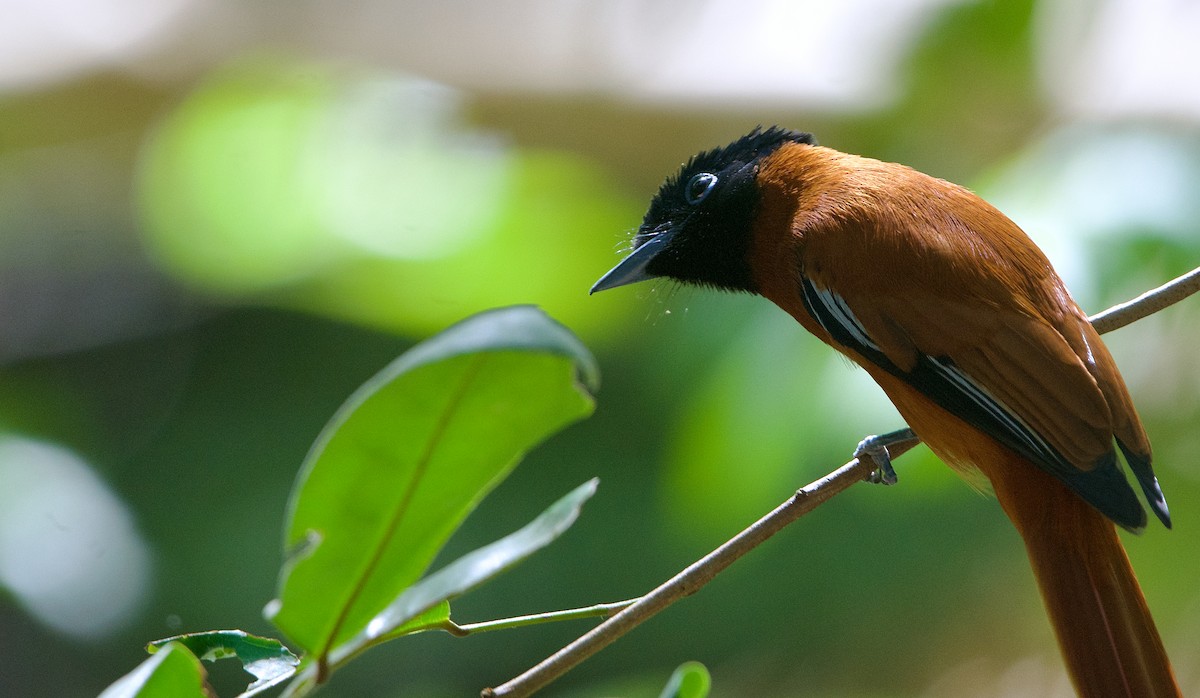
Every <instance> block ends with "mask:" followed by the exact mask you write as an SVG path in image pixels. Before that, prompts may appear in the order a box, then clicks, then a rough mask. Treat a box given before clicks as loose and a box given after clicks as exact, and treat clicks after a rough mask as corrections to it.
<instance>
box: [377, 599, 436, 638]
mask: <svg viewBox="0 0 1200 698" xmlns="http://www.w3.org/2000/svg"><path fill="white" fill-rule="evenodd" d="M449 625H450V602H449V601H443V602H441V603H439V604H437V605H436V606H434V607H433V608H430V609H428V610H426V611H425V612H423V613H420V614H417V616H416V617H414V618H409V619H408V620H407V621H405V622H404V624H403V625H401V626H400V627H399V628H396V629H395V630H393V631H392V633H391V634H392V636H393V637H403V636H405V635H415V634H416V633H423V632H425V631H426V630H444V629H446V628H447V627H448V626H449Z"/></svg>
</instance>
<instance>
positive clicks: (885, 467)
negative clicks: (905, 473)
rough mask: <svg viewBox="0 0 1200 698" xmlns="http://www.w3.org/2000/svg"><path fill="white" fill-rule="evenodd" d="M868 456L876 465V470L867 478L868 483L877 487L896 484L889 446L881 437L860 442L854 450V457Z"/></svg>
mask: <svg viewBox="0 0 1200 698" xmlns="http://www.w3.org/2000/svg"><path fill="white" fill-rule="evenodd" d="M863 456H866V457H867V458H870V459H871V462H872V463H874V464H875V469H874V470H872V471H871V474H870V475H869V476H867V482H871V483H874V484H876V485H881V484H882V485H894V484H896V481H897V479H898V478H897V477H896V469H895V468H893V467H892V456H891V454H890V453H888V444H887V443H886V442H885V441H884V440H883V439H882V438H881V437H879V436H877V435H872V436H868V437H867V438H865V439H863V440H862V441H859V442H858V446H856V447H855V449H854V457H855V458H862V457H863Z"/></svg>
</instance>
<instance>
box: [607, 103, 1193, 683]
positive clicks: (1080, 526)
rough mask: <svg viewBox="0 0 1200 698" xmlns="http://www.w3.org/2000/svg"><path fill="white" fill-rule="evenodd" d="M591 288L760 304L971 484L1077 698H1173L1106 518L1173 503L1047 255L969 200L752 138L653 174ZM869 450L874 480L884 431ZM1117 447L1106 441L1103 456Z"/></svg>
mask: <svg viewBox="0 0 1200 698" xmlns="http://www.w3.org/2000/svg"><path fill="white" fill-rule="evenodd" d="M633 245H634V249H633V251H632V252H631V253H630V254H629V255H628V256H627V257H626V258H625V259H624V260H623V261H622V262H621V263H620V264H618V265H617V266H616V267H614V268H613V269H612V270H611V271H610V272H608V273H607V274H605V275H604V277H603V278H601V279H600V280H599V281H598V282H597V283H596V285H595V286H594V287H593V288H592V292H593V293H594V292H596V291H601V290H605V289H610V288H614V287H617V286H622V285H625V284H630V283H634V282H637V281H642V280H645V279H651V278H656V277H667V278H671V279H675V280H677V281H681V282H683V283H687V284H696V285H700V286H708V287H712V288H717V289H723V290H730V291H744V292H750V293H755V294H758V295H760V296H763V297H765V298H767V299H769V300H771V301H772V302H774V303H775V304H776V305H777V306H779V307H780V308H782V309H783V310H784V311H786V312H787V313H788V314H790V315H791V316H792V317H793V318H795V319H796V321H797V322H799V323H800V324H801V325H802V326H803V327H804V328H805V329H806V330H808V331H809V332H811V333H812V334H814V335H816V336H817V337H818V338H819V339H820V340H821V341H823V342H825V343H826V344H829V345H830V346H832V347H833V348H834V349H836V350H838V351H840V352H841V353H843V354H845V355H846V356H848V357H849V358H850V359H851V360H853V361H854V362H855V363H857V364H858V365H859V366H861V367H862V368H863V369H865V370H866V371H867V373H869V374H870V375H871V377H872V378H874V379H875V381H876V382H877V383H878V384H879V385H880V387H881V388H883V390H884V392H885V393H886V394H887V395H888V397H889V398H891V400H892V402H893V403H895V405H896V408H897V409H898V410H899V411H900V414H901V415H902V416H903V417H904V419H905V420H906V421H907V423H908V425H909V427H910V428H911V431H912V432H915V433H916V435H917V436H919V437H920V438H921V440H923V441H924V442H925V443H926V444H927V445H928V446H929V448H930V449H932V450H933V452H934V453H935V454H937V455H938V456H939V457H940V458H941V459H942V460H944V461H945V462H946V463H947V464H949V465H950V466H951V467H952V468H954V469H956V470H958V471H960V472H961V473H963V474H964V475H967V476H968V477H971V478H975V479H978V475H980V474H981V475H982V476H983V477H985V478H986V479H987V480H988V481H989V482H990V485H991V488H992V489H993V490H994V492H995V494H996V497H997V498H998V499H999V501H1000V505H1001V506H1002V507H1003V509H1004V511H1005V512H1006V513H1007V514H1008V517H1009V518H1010V519H1011V520H1012V522H1013V524H1014V525H1015V526H1016V528H1017V531H1018V532H1019V533H1020V535H1021V537H1022V539H1023V540H1024V542H1025V547H1026V550H1027V552H1028V554H1029V559H1030V562H1031V563H1032V566H1033V571H1034V574H1035V577H1036V578H1037V582H1038V586H1039V588H1040V590H1041V593H1042V598H1043V600H1044V601H1045V605H1046V609H1047V611H1048V613H1049V616H1050V620H1051V623H1052V624H1053V626H1054V630H1055V634H1056V636H1057V638H1058V642H1059V647H1060V648H1061V650H1062V654H1063V658H1064V660H1065V662H1066V666H1067V670H1068V672H1069V673H1070V675H1071V678H1072V681H1073V683H1074V685H1075V688H1076V690H1077V691H1078V692H1079V694H1080V695H1082V696H1087V697H1089V698H1090V697H1100V698H1108V697H1110V696H1125V697H1130V698H1132V697H1138V698H1144V697H1150V696H1177V695H1179V689H1178V688H1177V687H1176V684H1175V679H1174V676H1173V674H1172V670H1171V666H1170V662H1169V660H1168V658H1167V655H1166V652H1165V651H1164V649H1163V644H1162V640H1161V639H1160V638H1159V635H1158V631H1157V629H1156V628H1155V626H1154V621H1153V619H1152V618H1151V616H1150V612H1149V610H1148V608H1147V606H1146V601H1145V599H1144V598H1143V596H1142V592H1141V589H1140V587H1139V586H1138V583H1137V579H1136V578H1135V577H1134V574H1133V570H1132V568H1131V567H1130V565H1129V561H1128V559H1127V557H1126V555H1125V551H1124V549H1123V548H1122V547H1121V543H1120V541H1119V539H1118V538H1117V534H1116V530H1115V528H1114V524H1116V525H1119V526H1121V527H1123V528H1125V529H1128V530H1130V531H1140V530H1142V529H1143V528H1144V527H1145V525H1146V513H1145V510H1144V509H1143V507H1142V505H1141V503H1140V502H1139V500H1138V497H1137V495H1136V494H1135V493H1134V490H1133V488H1132V487H1130V485H1129V483H1128V481H1127V480H1126V478H1125V475H1124V472H1123V471H1122V469H1121V466H1120V464H1119V462H1118V460H1117V450H1118V449H1119V450H1120V452H1121V453H1122V454H1123V455H1124V459H1125V462H1126V463H1127V464H1128V466H1129V469H1130V470H1131V471H1132V473H1133V475H1134V478H1135V479H1136V481H1137V483H1138V485H1139V486H1140V488H1141V490H1142V492H1143V493H1144V495H1145V497H1146V500H1147V503H1148V504H1149V506H1150V509H1151V511H1153V512H1154V515H1155V516H1156V517H1157V518H1158V519H1159V520H1160V521H1162V523H1163V524H1164V525H1166V526H1167V527H1168V528H1169V527H1170V525H1171V519H1170V515H1169V513H1168V511H1167V504H1166V501H1165V500H1164V498H1163V494H1162V491H1161V490H1160V489H1159V485H1158V481H1157V479H1156V478H1155V476H1154V471H1153V469H1152V468H1151V465H1150V442H1149V440H1148V439H1147V437H1146V433H1145V431H1144V430H1143V428H1142V424H1141V421H1140V420H1139V418H1138V415H1137V412H1136V411H1135V410H1134V407H1133V402H1132V400H1131V399H1130V397H1129V392H1128V390H1127V389H1126V387H1125V383H1124V381H1123V380H1122V378H1121V374H1120V373H1119V372H1118V371H1117V367H1116V364H1115V363H1114V362H1113V359H1112V356H1111V355H1110V354H1109V352H1108V350H1107V349H1106V348H1105V346H1104V343H1103V342H1102V341H1101V340H1100V337H1099V335H1098V334H1097V333H1096V331H1095V330H1094V329H1093V328H1092V326H1091V324H1090V323H1089V322H1088V318H1087V315H1086V314H1085V313H1084V312H1083V311H1082V310H1081V309H1080V308H1079V306H1078V305H1076V303H1075V301H1073V300H1072V299H1071V296H1070V294H1068V293H1067V289H1066V287H1065V286H1064V285H1063V282H1062V279H1060V278H1059V276H1058V275H1057V274H1056V273H1055V271H1054V269H1053V268H1052V267H1051V265H1050V262H1049V261H1048V260H1047V259H1046V256H1045V255H1044V254H1043V253H1042V252H1041V250H1039V249H1038V248H1037V246H1036V245H1034V243H1033V242H1032V241H1031V240H1030V239H1029V238H1028V237H1027V236H1026V235H1025V233H1024V232H1022V230H1021V229H1020V228H1019V227H1018V226H1017V225H1016V224H1015V223H1013V222H1012V221H1011V220H1009V219H1008V218H1007V217H1005V216H1004V214H1002V213H1000V212H999V211H998V210H996V209H995V208H993V207H992V206H991V205H989V204H988V203H987V202H985V201H984V200H983V199H981V198H979V197H978V196H976V195H975V194H973V193H971V192H970V191H968V190H966V189H964V188H962V187H960V186H957V185H955V184H952V183H950V182H946V181H944V180H941V179H936V178H934V177H930V176H928V175H925V174H922V173H920V172H917V171H915V170H912V169H910V168H908V167H904V166H902V165H897V164H893V163H886V162H880V161H878V160H872V159H868V158H863V157H859V156H856V155H848V154H846V153H842V152H839V151H836V150H832V149H830V148H825V147H821V146H818V145H816V143H815V142H814V141H813V138H812V136H811V135H809V134H807V133H799V132H795V131H789V130H783V129H779V128H774V127H773V128H769V129H766V130H761V129H755V130H754V131H753V132H751V133H750V134H749V135H747V136H745V137H744V138H741V139H740V140H738V141H736V142H734V143H732V144H730V145H728V146H726V147H724V148H718V149H715V150H711V151H708V152H705V153H701V154H700V155H697V156H695V157H694V158H692V159H691V160H690V161H688V162H687V164H685V165H684V166H683V168H682V170H681V171H680V172H679V173H678V174H676V175H675V176H673V177H670V178H669V179H667V181H666V182H665V183H664V184H663V185H662V188H661V189H660V190H659V191H658V194H657V195H656V196H655V197H654V200H653V201H652V202H651V204H650V208H649V210H648V211H647V213H646V217H645V220H644V221H643V222H642V225H641V227H640V228H639V229H638V231H637V234H636V236H635V237H634V240H633ZM905 436H910V433H909V432H908V431H907V430H902V432H897V433H896V435H885V437H872V438H869V439H867V440H864V442H863V443H862V444H860V447H859V452H858V454H859V455H861V454H862V453H863V452H869V453H871V454H872V455H873V456H876V458H877V459H878V460H880V461H881V462H882V465H883V467H882V469H883V470H884V471H885V473H886V471H888V470H889V469H890V465H889V464H888V460H887V445H888V444H889V443H892V442H893V441H892V440H891V438H889V437H895V438H900V437H905ZM1114 444H1115V445H1114Z"/></svg>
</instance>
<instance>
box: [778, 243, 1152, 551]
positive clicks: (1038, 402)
mask: <svg viewBox="0 0 1200 698" xmlns="http://www.w3.org/2000/svg"><path fill="white" fill-rule="evenodd" d="M939 269H940V270H942V271H941V273H940V275H936V276H935V275H933V274H932V273H931V274H922V273H920V270H907V271H906V274H905V276H903V277H900V276H898V275H892V274H887V273H884V274H880V275H877V276H873V277H872V278H873V279H874V280H873V281H867V282H863V283H853V282H851V283H844V284H839V285H838V287H837V288H834V287H833V284H830V285H828V286H822V285H821V284H820V281H815V280H811V279H809V278H807V277H804V278H803V279H802V281H801V286H802V289H801V291H802V296H803V298H804V303H805V308H806V309H807V310H808V312H809V313H810V314H811V315H812V316H813V317H814V318H815V319H816V320H817V322H819V323H820V324H821V326H822V327H823V328H824V329H825V330H826V331H827V332H828V333H829V334H830V336H831V337H833V339H834V340H836V341H837V342H838V343H840V344H842V345H843V346H845V347H847V348H850V349H852V350H853V351H855V352H857V353H858V354H860V355H861V356H862V357H864V358H865V359H866V360H867V361H870V362H871V363H873V364H875V365H877V366H879V367H880V368H882V369H884V370H886V371H887V372H889V373H891V374H892V375H894V376H896V377H898V378H900V379H901V380H903V381H904V382H906V383H907V384H909V385H910V386H912V387H913V388H915V389H916V390H918V391H920V392H921V393H922V394H924V395H925V396H926V397H928V398H929V399H930V400H932V401H933V402H934V403H936V404H938V405H939V406H941V407H942V408H944V409H946V410H948V411H949V412H951V413H953V414H955V415H957V416H958V417H960V418H961V419H963V420H964V421H966V422H967V423H968V424H970V425H972V426H973V427H975V428H976V429H979V430H980V431H982V432H984V433H986V434H988V435H989V436H991V437H992V438H994V439H996V440H997V441H999V442H1000V443H1002V444H1004V445H1005V446H1008V447H1009V448H1011V449H1012V450H1013V451H1015V452H1017V453H1018V454H1020V455H1022V456H1024V457H1025V458H1027V459H1029V460H1030V461H1032V462H1033V463H1035V464H1037V465H1038V466H1040V467H1042V468H1044V469H1045V470H1047V471H1049V472H1051V473H1052V474H1054V475H1055V476H1056V477H1058V478H1059V479H1061V480H1063V481H1064V482H1066V483H1067V484H1068V485H1069V486H1070V487H1071V488H1072V489H1074V490H1075V491H1076V492H1078V493H1079V494H1080V496H1082V497H1083V498H1084V499H1086V500H1087V501H1089V502H1091V503H1092V504H1093V505H1094V506H1096V507H1097V508H1098V509H1100V510H1101V511H1102V512H1104V513H1105V515H1107V516H1109V517H1110V518H1112V519H1113V520H1114V521H1116V522H1117V523H1120V524H1121V525H1123V526H1125V527H1127V528H1131V529H1140V528H1141V527H1143V526H1144V525H1145V512H1144V511H1143V509H1142V507H1141V505H1140V504H1139V502H1138V501H1137V497H1136V496H1135V495H1134V494H1133V491H1132V490H1131V489H1130V488H1129V486H1128V483H1127V482H1126V480H1125V477H1124V474H1123V473H1122V472H1121V470H1120V468H1119V466H1118V464H1117V461H1116V452H1115V450H1114V448H1113V437H1114V433H1115V431H1116V427H1117V424H1116V422H1117V421H1119V420H1115V419H1114V416H1113V410H1112V409H1111V407H1110V402H1109V399H1110V398H1109V395H1108V394H1111V393H1114V392H1115V393H1119V394H1120V395H1125V396H1126V399H1127V395H1126V393H1125V390H1124V387H1123V385H1119V386H1116V387H1111V386H1105V387H1102V386H1101V385H1100V383H1099V382H1098V380H1097V375H1098V373H1099V370H1098V368H1097V366H1096V360H1095V356H1096V354H1097V352H1102V353H1103V355H1104V358H1105V359H1106V361H1107V362H1108V364H1106V366H1107V365H1110V364H1111V358H1109V357H1108V354H1107V351H1106V350H1104V348H1103V345H1100V344H1099V340H1098V338H1096V339H1095V341H1094V342H1092V341H1090V340H1091V339H1092V338H1093V337H1095V335H1094V332H1093V333H1092V334H1091V335H1090V336H1088V335H1086V334H1083V335H1080V336H1081V337H1082V339H1081V340H1079V341H1068V339H1067V338H1066V337H1064V335H1063V332H1062V331H1061V330H1060V329H1059V328H1060V327H1067V326H1069V324H1070V323H1069V322H1068V319H1069V318H1068V316H1070V317H1076V316H1078V317H1081V318H1082V322H1084V323H1086V322H1087V320H1086V317H1083V314H1082V311H1079V310H1078V308H1077V307H1076V306H1075V305H1074V303H1073V302H1072V301H1070V300H1069V297H1068V296H1066V295H1065V291H1064V292H1063V298H1064V300H1063V305H1062V307H1061V308H1057V309H1053V308H1052V309H1049V311H1047V313H1046V314H1050V315H1051V317H1050V318H1047V317H1044V316H1043V314H1041V313H1038V312H1036V307H1035V305H1034V304H1031V303H1020V304H1015V303H1013V302H1012V301H1013V300H1014V299H1021V300H1024V299H1022V298H1021V296H1020V295H1019V294H1017V295H1014V294H1011V293H1007V294H997V293H988V291H989V290H992V291H995V287H994V286H993V287H992V288H991V289H989V287H988V284H978V283H963V284H961V285H960V284H958V283H956V280H955V279H953V278H947V277H946V273H945V271H944V269H945V267H939ZM914 271H915V272H916V273H913V272H914ZM839 276H841V277H842V278H843V279H845V278H848V277H847V276H846V275H845V274H841V275H839ZM889 277H890V278H891V279H893V280H894V281H895V283H892V284H887V283H880V282H879V281H878V279H880V278H884V279H886V278H889ZM972 281H978V279H973V280H972ZM1054 281H1055V282H1056V283H1060V282H1058V281H1057V278H1055V279H1054ZM843 288H844V290H843ZM998 301H1000V302H998ZM1003 301H1008V303H1007V305H1006V304H1005V303H1004V302H1003ZM1089 329H1090V328H1089ZM1072 339H1074V338H1072ZM1097 347H1098V348H1097ZM1112 370H1113V371H1115V368H1113V369H1112ZM1101 377H1103V376H1101ZM1116 406H1117V407H1118V408H1120V409H1125V408H1129V409H1132V407H1131V406H1130V405H1125V404H1120V405H1116ZM1135 419H1136V418H1135ZM1139 430H1140V427H1139ZM1139 433H1140V431H1139ZM1142 438H1143V439H1144V435H1143V436H1142ZM1139 445H1140V444H1139ZM1147 449H1148V447H1147ZM1127 455H1128V452H1127ZM1130 463H1131V466H1134V470H1135V472H1136V471H1137V470H1138V469H1139V468H1138V465H1140V464H1135V463H1134V461H1133V460H1132V459H1131V460H1130ZM1144 466H1145V467H1144V470H1145V472H1147V473H1149V480H1150V481H1153V480H1154V478H1153V474H1152V472H1150V471H1149V455H1148V450H1147V451H1146V458H1145V463H1144ZM1139 481H1140V482H1141V484H1142V485H1143V488H1144V489H1147V497H1148V499H1150V500H1151V504H1155V499H1156V498H1157V499H1158V500H1159V501H1161V492H1159V491H1158V490H1157V483H1156V482H1153V488H1152V489H1149V488H1147V484H1148V483H1147V481H1146V479H1145V478H1143V477H1142V476H1141V475H1139ZM1155 493H1157V497H1155V496H1154V494H1155ZM1156 511H1157V510H1156ZM1164 515H1165V504H1164V505H1163V509H1162V513H1161V514H1160V517H1162V516H1164Z"/></svg>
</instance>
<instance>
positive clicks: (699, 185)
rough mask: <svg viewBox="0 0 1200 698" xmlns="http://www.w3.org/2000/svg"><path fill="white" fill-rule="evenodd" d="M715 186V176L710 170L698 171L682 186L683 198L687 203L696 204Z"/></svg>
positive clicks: (706, 196)
mask: <svg viewBox="0 0 1200 698" xmlns="http://www.w3.org/2000/svg"><path fill="white" fill-rule="evenodd" d="M716 188H717V176H716V175H715V174H713V173H711V172H698V173H696V174H694V175H692V178H691V179H689V180H688V183H687V185H685V186H684V187H683V198H684V200H685V201H687V202H688V203H689V204H691V205H693V206H695V205H696V204H698V203H700V202H701V201H704V200H705V199H706V198H708V195H709V194H711V193H712V190H713V189H716Z"/></svg>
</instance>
